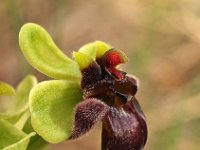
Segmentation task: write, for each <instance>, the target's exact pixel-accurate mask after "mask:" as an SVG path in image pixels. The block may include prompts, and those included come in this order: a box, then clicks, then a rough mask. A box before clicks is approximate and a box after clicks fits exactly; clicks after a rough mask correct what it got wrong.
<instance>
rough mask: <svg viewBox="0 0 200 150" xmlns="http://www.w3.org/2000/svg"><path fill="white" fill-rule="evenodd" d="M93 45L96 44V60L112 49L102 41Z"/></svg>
mask: <svg viewBox="0 0 200 150" xmlns="http://www.w3.org/2000/svg"><path fill="white" fill-rule="evenodd" d="M95 44H96V47H97V54H96V57H97V58H100V57H102V56H103V55H104V53H105V52H106V51H108V50H109V49H111V48H113V47H112V46H111V45H109V44H106V43H104V42H102V41H96V42H95Z"/></svg>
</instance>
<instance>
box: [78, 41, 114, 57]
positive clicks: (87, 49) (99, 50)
mask: <svg viewBox="0 0 200 150" xmlns="http://www.w3.org/2000/svg"><path fill="white" fill-rule="evenodd" d="M111 48H112V46H110V45H109V44H106V43H104V42H102V41H95V42H92V43H88V44H86V45H84V46H82V47H81V48H80V49H79V52H82V53H84V54H86V55H88V56H89V57H91V58H92V59H93V60H96V58H100V57H102V56H103V54H104V53H105V52H106V51H108V50H109V49H111Z"/></svg>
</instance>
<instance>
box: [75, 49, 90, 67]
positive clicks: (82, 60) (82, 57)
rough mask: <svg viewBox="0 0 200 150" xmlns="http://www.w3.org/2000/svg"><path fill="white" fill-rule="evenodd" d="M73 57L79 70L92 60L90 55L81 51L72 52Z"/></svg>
mask: <svg viewBox="0 0 200 150" xmlns="http://www.w3.org/2000/svg"><path fill="white" fill-rule="evenodd" d="M73 57H74V59H75V60H76V62H77V63H78V65H79V68H80V69H81V70H82V69H85V68H87V67H88V66H89V65H90V64H91V63H92V62H93V60H92V58H91V57H89V56H88V55H86V54H84V53H81V52H73Z"/></svg>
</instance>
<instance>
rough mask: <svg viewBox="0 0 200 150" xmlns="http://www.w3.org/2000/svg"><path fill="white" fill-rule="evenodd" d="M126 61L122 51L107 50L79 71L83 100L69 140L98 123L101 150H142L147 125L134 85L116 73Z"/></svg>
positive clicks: (78, 107) (125, 76)
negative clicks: (99, 123)
mask: <svg viewBox="0 0 200 150" xmlns="http://www.w3.org/2000/svg"><path fill="white" fill-rule="evenodd" d="M126 61H127V58H126V56H125V54H124V53H123V52H122V51H118V50H115V49H111V50H109V51H107V52H106V53H105V54H104V56H103V57H102V58H98V59H97V60H96V62H95V61H94V62H91V64H90V65H89V66H88V67H87V68H84V69H83V70H81V71H82V75H83V77H82V82H81V87H82V89H83V99H84V100H83V102H81V103H80V104H79V105H78V106H77V108H76V110H75V126H74V132H73V134H72V138H77V137H79V136H80V135H82V134H84V133H86V132H88V131H89V130H90V129H91V128H92V127H93V126H94V125H95V123H96V122H97V121H99V120H102V123H103V130H102V150H142V149H143V147H144V145H145V143H146V141H147V125H146V121H145V116H144V113H143V112H142V109H141V107H140V105H139V103H138V101H137V100H136V98H135V94H136V92H137V89H138V81H137V79H135V78H134V77H131V76H128V75H126V73H125V72H123V71H121V70H118V69H116V66H117V65H118V64H120V63H124V62H126Z"/></svg>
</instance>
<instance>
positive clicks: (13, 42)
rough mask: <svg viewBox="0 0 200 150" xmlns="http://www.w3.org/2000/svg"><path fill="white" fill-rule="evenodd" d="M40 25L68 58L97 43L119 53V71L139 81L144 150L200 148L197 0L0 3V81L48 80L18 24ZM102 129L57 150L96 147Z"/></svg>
mask: <svg viewBox="0 0 200 150" xmlns="http://www.w3.org/2000/svg"><path fill="white" fill-rule="evenodd" d="M26 22H34V23H37V24H40V25H42V26H43V27H45V28H46V29H47V31H48V32H49V33H50V34H51V35H52V37H53V39H54V40H55V42H56V44H57V45H58V47H60V48H61V49H62V50H63V51H64V52H65V53H66V54H67V55H69V56H70V55H71V52H72V50H77V49H78V48H79V47H80V46H82V45H83V44H85V43H88V42H91V41H95V40H102V41H105V42H107V43H110V44H111V45H113V46H114V47H116V48H120V49H124V50H125V51H126V53H127V54H128V56H129V62H128V63H127V64H126V65H123V67H124V70H125V71H127V72H128V73H130V74H134V75H136V76H137V77H138V78H139V79H140V88H139V91H138V93H137V98H138V100H139V102H140V104H141V106H142V108H143V110H144V112H145V114H146V118H147V123H148V128H149V137H148V142H147V145H146V147H145V150H161V149H162V150H197V149H200V144H199V141H200V1H199V0H179V1H176V0H165V1H160V0H150V1H144V0H126V1H124V0H109V1H107V0H101V1H99V0H93V1H84V0H55V1H49V0H29V1H27V0H1V1H0V80H2V81H4V82H7V83H9V84H11V85H13V86H16V85H17V83H18V82H19V81H20V80H21V79H22V78H23V77H24V76H25V75H27V74H30V73H32V74H34V75H36V76H37V77H38V78H39V80H40V81H42V80H45V79H47V77H46V76H44V75H42V74H41V73H39V72H37V71H36V70H34V69H33V68H32V67H31V66H30V65H29V64H28V63H27V62H26V60H25V59H24V57H23V56H22V53H21V52H20V49H19V45H18V33H19V30H20V27H21V26H22V25H23V24H24V23H26ZM100 136H101V124H99V125H98V126H97V127H96V128H95V129H94V130H92V132H90V133H89V134H88V135H87V136H84V137H82V138H80V139H78V140H76V141H73V142H71V141H68V142H63V143H61V144H56V145H52V148H51V149H56V150H64V149H66V150H100V143H101V138H100Z"/></svg>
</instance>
